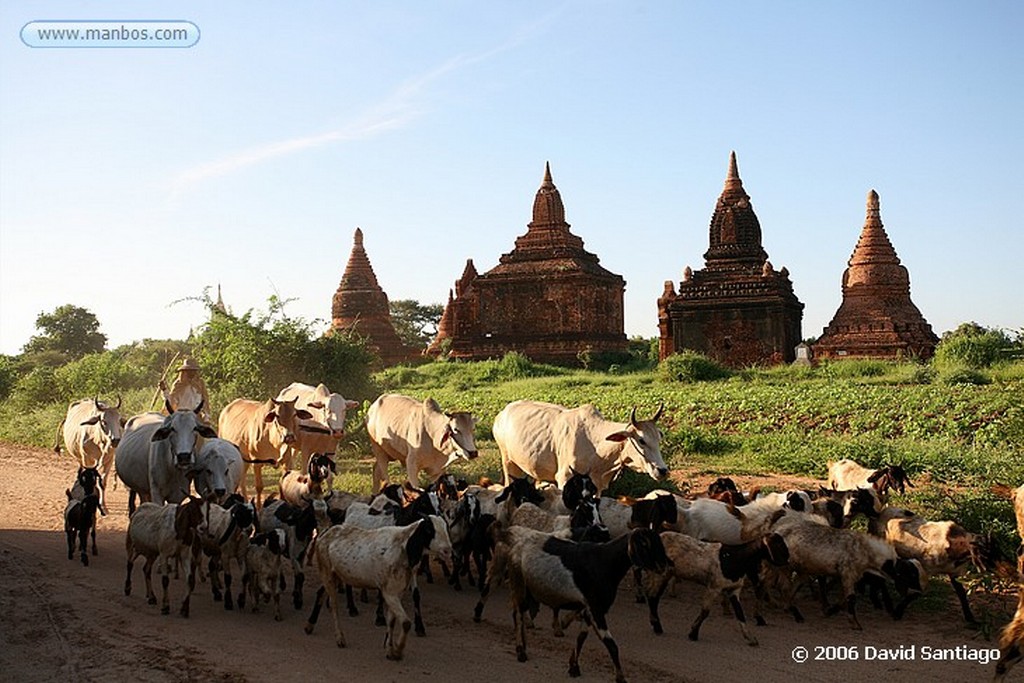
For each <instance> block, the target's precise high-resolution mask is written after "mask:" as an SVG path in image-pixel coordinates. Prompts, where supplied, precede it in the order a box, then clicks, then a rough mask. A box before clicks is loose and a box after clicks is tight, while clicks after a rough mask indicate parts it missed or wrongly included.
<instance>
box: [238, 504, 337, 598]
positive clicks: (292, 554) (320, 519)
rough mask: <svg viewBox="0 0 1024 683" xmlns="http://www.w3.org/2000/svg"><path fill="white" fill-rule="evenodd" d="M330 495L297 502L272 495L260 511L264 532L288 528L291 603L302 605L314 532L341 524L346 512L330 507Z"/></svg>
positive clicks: (286, 531) (261, 525)
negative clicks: (297, 503) (308, 550)
mask: <svg viewBox="0 0 1024 683" xmlns="http://www.w3.org/2000/svg"><path fill="white" fill-rule="evenodd" d="M331 500H332V497H331V496H328V498H326V499H321V498H314V499H313V500H312V501H311V502H310V504H308V505H305V506H295V505H290V504H288V503H286V502H285V501H283V500H278V499H276V498H274V497H273V496H271V497H269V498H267V499H266V500H265V501H264V502H263V508H262V509H261V510H260V513H259V525H258V526H259V529H260V531H261V532H268V531H273V530H275V529H280V530H282V531H284V532H285V538H286V543H285V551H286V554H287V556H288V563H289V564H290V565H291V568H292V605H293V606H294V607H295V609H302V602H303V601H302V588H303V585H304V584H305V582H306V574H305V571H304V570H303V564H304V562H303V561H304V560H305V557H306V550H307V548H308V547H309V544H310V542H311V541H312V540H313V535H314V533H323V532H324V531H326V530H327V529H329V528H330V527H331V526H332V525H333V524H340V523H341V520H342V519H343V518H344V514H343V513H335V511H334V510H332V509H331V508H330V502H331Z"/></svg>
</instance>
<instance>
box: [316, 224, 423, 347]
mask: <svg viewBox="0 0 1024 683" xmlns="http://www.w3.org/2000/svg"><path fill="white" fill-rule="evenodd" d="M331 330H332V331H333V330H337V331H345V332H355V333H356V334H358V335H360V336H362V337H366V338H368V339H369V343H370V346H371V347H372V348H373V349H374V350H375V351H376V352H377V355H378V356H380V359H381V362H382V363H383V364H384V365H395V364H397V363H401V362H402V361H406V360H409V359H410V358H412V357H414V356H415V355H416V352H415V351H414V350H412V349H409V348H407V347H406V346H405V345H404V344H403V343H402V340H401V339H400V338H399V336H398V333H397V332H395V327H394V325H392V324H391V311H390V310H389V308H388V295H387V294H385V293H384V290H383V289H381V287H380V285H379V284H378V283H377V276H376V275H375V274H374V272H373V266H371V265H370V259H369V258H368V257H367V256H366V250H365V249H364V248H363V231H362V230H360V229H359V228H356V232H355V236H354V244H353V245H352V253H351V255H349V257H348V264H347V265H346V266H345V274H344V275H342V276H341V284H340V285H338V291H337V292H335V293H334V300H333V302H332V306H331Z"/></svg>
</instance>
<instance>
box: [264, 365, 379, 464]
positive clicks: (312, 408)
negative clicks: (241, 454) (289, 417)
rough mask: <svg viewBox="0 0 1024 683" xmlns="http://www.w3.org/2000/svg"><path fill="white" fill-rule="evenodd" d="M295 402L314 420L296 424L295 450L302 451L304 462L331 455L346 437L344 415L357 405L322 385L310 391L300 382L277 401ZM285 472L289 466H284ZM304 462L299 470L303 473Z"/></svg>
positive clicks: (283, 392) (308, 387)
mask: <svg viewBox="0 0 1024 683" xmlns="http://www.w3.org/2000/svg"><path fill="white" fill-rule="evenodd" d="M294 399H298V400H297V401H296V402H295V407H296V408H300V409H302V410H306V411H308V412H309V413H310V414H311V415H312V416H313V419H311V420H299V431H298V432H296V434H295V447H294V450H296V451H301V452H302V454H303V455H304V456H305V460H306V461H308V460H309V458H310V457H311V456H312V455H313V454H314V453H334V452H335V451H336V450H337V448H338V441H340V440H341V439H342V438H343V437H344V436H345V418H346V413H347V412H348V411H349V410H351V409H352V408H358V407H359V402H358V401H351V400H349V399H347V398H345V397H344V396H342V395H341V394H337V393H334V392H332V391H331V390H330V389H328V388H327V387H326V386H324V385H323V383H321V384H318V385H316V387H311V386H309V385H308V384H302V383H301V382H292V383H291V384H289V385H288V386H287V387H285V388H284V389H282V390H281V392H280V393H279V394H278V395H277V400H278V401H291V400H294ZM284 466H285V468H286V469H290V468H291V467H292V463H291V462H286V463H284ZM305 466H306V463H305V462H303V463H302V464H301V465H300V466H299V469H304V468H305Z"/></svg>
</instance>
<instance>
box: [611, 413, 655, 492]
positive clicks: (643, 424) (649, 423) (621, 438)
mask: <svg viewBox="0 0 1024 683" xmlns="http://www.w3.org/2000/svg"><path fill="white" fill-rule="evenodd" d="M664 410H665V406H664V404H662V405H661V406H660V407H659V408H658V411H657V412H656V413H654V416H653V417H651V419H649V420H637V419H636V406H633V412H631V413H630V415H629V424H628V425H627V426H626V428H625V429H623V430H620V431H617V432H612V433H611V434H609V435H608V436H606V437H605V438H606V439H607V440H608V441H615V442H619V443H621V444H622V455H621V456H620V460H621V462H622V463H623V464H624V465H625V466H626V467H628V468H630V469H632V470H636V471H637V472H644V473H646V474H648V475H650V476H651V477H653V478H654V479H664V478H665V477H666V476H668V467H667V466H666V465H665V460H664V459H663V458H662V457H661V430H660V429H658V425H657V424H656V423H657V421H658V418H659V417H661V414H662V412H663V411H664Z"/></svg>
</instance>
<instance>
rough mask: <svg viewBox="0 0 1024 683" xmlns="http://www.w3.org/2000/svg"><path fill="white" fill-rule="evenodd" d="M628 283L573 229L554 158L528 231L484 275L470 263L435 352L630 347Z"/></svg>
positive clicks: (556, 356)
mask: <svg viewBox="0 0 1024 683" xmlns="http://www.w3.org/2000/svg"><path fill="white" fill-rule="evenodd" d="M625 288H626V282H625V280H623V279H622V277H621V276H619V275H616V274H614V273H611V272H609V271H608V270H605V269H604V268H603V267H602V266H601V265H599V263H598V258H597V256H596V255H594V254H592V253H590V252H589V251H586V250H585V249H584V248H583V240H582V239H580V237H579V236H577V235H574V234H572V232H570V231H569V224H568V223H566V222H565V207H564V206H563V205H562V197H561V195H560V194H559V192H558V188H556V187H555V184H554V182H552V180H551V168H550V165H547V166H545V169H544V180H543V182H542V183H541V186H540V189H539V190H537V196H536V198H535V199H534V201H533V220H532V221H531V222H530V223H529V224H528V225H527V230H526V234H525V235H521V236H519V237H518V238H516V241H515V248H514V249H513V250H512V251H510V252H509V253H507V254H504V255H503V256H502V257H501V258H500V259H499V263H498V265H497V266H495V267H494V268H492V269H491V270H489V271H487V272H486V273H484V274H483V275H480V274H478V273H477V270H476V267H475V266H474V265H473V261H472V260H469V261H468V262H467V263H466V268H465V270H464V271H463V273H462V277H460V278H459V280H458V281H457V282H456V283H455V292H454V295H453V294H452V293H449V298H448V305H447V306H446V307H445V310H444V315H443V316H442V318H441V323H440V325H439V326H438V334H437V337H436V338H435V339H434V341H433V343H432V344H431V345H430V348H429V349H428V350H427V353H431V354H435V355H439V354H442V353H447V354H448V355H449V356H450V357H452V358H462V359H472V360H482V359H485V358H499V357H501V356H503V355H504V354H505V353H506V352H508V351H518V352H520V353H523V354H525V355H526V356H529V357H530V358H531V359H533V360H535V361H538V362H548V363H559V364H577V363H578V362H579V360H578V354H579V353H580V352H582V351H590V352H591V353H602V352H625V350H626V335H625V332H624V330H625V326H624V321H623V292H624V291H625Z"/></svg>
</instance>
